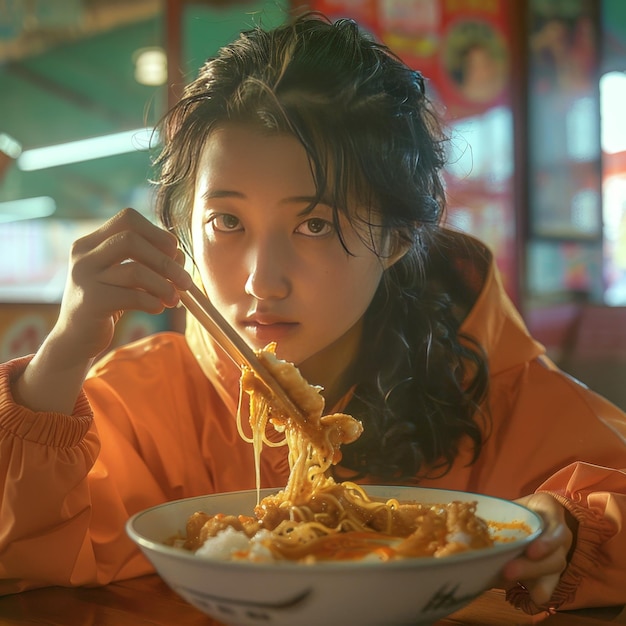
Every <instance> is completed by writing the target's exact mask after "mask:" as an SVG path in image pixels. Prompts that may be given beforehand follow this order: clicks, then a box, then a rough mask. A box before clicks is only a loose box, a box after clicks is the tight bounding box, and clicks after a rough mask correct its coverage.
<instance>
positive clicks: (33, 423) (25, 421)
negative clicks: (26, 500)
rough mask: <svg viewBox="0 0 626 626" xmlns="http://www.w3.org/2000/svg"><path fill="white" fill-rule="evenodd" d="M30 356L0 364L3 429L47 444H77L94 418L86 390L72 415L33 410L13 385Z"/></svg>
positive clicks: (58, 445) (0, 398) (13, 434)
mask: <svg viewBox="0 0 626 626" xmlns="http://www.w3.org/2000/svg"><path fill="white" fill-rule="evenodd" d="M31 359H32V355H31V356H26V357H20V358H18V359H13V360H11V361H8V362H6V363H2V364H0V431H4V433H5V434H6V433H9V434H10V435H12V436H14V437H18V438H19V439H23V440H24V441H30V442H32V443H38V444H41V445H44V446H52V447H55V448H68V447H73V446H75V445H77V444H78V443H79V442H80V441H81V440H82V439H83V437H84V436H85V434H86V433H87V431H88V430H89V427H90V425H91V422H92V419H93V413H92V411H91V407H90V405H89V401H88V400H87V396H86V395H85V394H84V392H83V391H81V392H80V395H79V397H78V399H77V401H76V405H75V407H74V411H73V414H72V415H66V414H65V413H56V412H49V413H48V412H41V411H31V410H30V409H28V408H27V407H24V406H21V405H19V404H17V403H16V402H15V399H14V397H13V392H12V388H11V386H12V384H13V382H14V381H15V380H16V379H17V378H18V377H19V376H20V375H21V374H22V372H23V371H24V369H25V368H26V366H27V365H28V363H29V362H30V360H31Z"/></svg>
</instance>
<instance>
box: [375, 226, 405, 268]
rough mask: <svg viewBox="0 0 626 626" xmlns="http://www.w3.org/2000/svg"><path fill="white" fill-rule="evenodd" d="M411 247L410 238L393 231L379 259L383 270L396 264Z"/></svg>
mask: <svg viewBox="0 0 626 626" xmlns="http://www.w3.org/2000/svg"><path fill="white" fill-rule="evenodd" d="M412 246H413V242H412V241H411V239H410V237H407V236H406V235H405V234H404V233H403V232H400V231H395V232H394V233H393V234H392V235H391V236H390V238H389V241H388V242H387V250H385V255H384V256H383V257H382V258H381V260H382V263H383V267H384V269H386V270H388V269H389V268H390V267H391V266H392V265H394V264H395V263H397V262H398V261H399V260H400V259H401V258H402V257H403V256H404V255H405V254H406V253H407V252H408V251H409V250H410V249H411V247H412Z"/></svg>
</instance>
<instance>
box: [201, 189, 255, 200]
mask: <svg viewBox="0 0 626 626" xmlns="http://www.w3.org/2000/svg"><path fill="white" fill-rule="evenodd" d="M245 197H246V194H245V193H241V191H234V190H231V189H209V190H208V191H205V192H204V193H203V194H202V199H203V200H205V201H206V200H214V199H215V198H245Z"/></svg>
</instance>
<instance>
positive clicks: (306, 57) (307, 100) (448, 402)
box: [157, 13, 488, 480]
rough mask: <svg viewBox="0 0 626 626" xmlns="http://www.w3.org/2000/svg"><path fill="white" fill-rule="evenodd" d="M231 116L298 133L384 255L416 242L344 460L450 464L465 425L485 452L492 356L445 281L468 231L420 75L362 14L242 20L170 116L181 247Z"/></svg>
mask: <svg viewBox="0 0 626 626" xmlns="http://www.w3.org/2000/svg"><path fill="white" fill-rule="evenodd" d="M230 121H234V122H237V123H247V124H252V125H254V127H255V128H256V129H260V130H262V131H263V132H268V133H276V132H278V133H291V134H292V135H294V136H295V137H296V138H297V139H298V140H299V141H300V143H301V144H302V146H303V147H304V148H305V150H306V152H307V154H308V157H309V160H310V165H311V171H312V174H313V177H314V180H315V183H316V190H317V199H318V200H319V199H322V198H323V199H324V202H325V203H326V204H329V205H331V206H332V207H333V210H334V212H335V222H336V225H337V227H338V224H339V220H338V217H337V216H338V215H339V213H343V214H344V215H346V216H347V217H348V219H350V220H352V221H353V223H354V222H355V221H356V220H358V221H359V222H360V223H359V224H358V226H359V230H360V231H361V232H363V231H364V232H365V233H366V235H364V237H365V238H366V240H367V241H368V243H370V244H371V246H372V249H374V250H375V251H376V252H377V253H378V254H380V255H382V252H381V249H382V248H381V247H380V246H379V242H381V241H389V242H391V243H392V249H395V250H396V251H397V250H400V249H402V250H406V253H405V254H404V255H403V256H402V257H401V258H400V260H399V261H397V262H396V263H395V264H393V265H392V266H391V267H390V268H389V269H387V270H386V271H385V272H384V275H383V279H382V281H381V284H380V286H379V289H378V291H377V293H376V295H375V297H374V299H373V301H372V303H371V305H370V307H369V309H368V311H367V313H366V319H365V331H364V332H365V336H364V340H363V342H362V344H363V347H362V350H363V354H362V355H360V357H359V363H360V364H362V365H361V366H360V369H359V371H358V372H357V375H356V377H355V380H354V381H353V383H354V385H355V393H354V396H353V398H352V400H351V402H350V404H349V406H348V408H347V412H349V413H351V414H352V415H354V416H355V417H358V418H359V419H361V420H362V421H363V423H364V426H365V430H364V434H363V436H362V437H361V438H360V439H359V440H358V441H357V442H355V443H353V444H351V445H348V446H345V447H344V448H343V449H342V451H343V461H342V465H343V466H345V467H347V468H351V469H352V470H353V471H354V472H355V474H356V475H358V476H363V475H369V476H375V477H377V478H378V479H381V480H402V479H404V480H407V479H413V478H415V477H417V476H419V475H420V474H425V473H426V472H429V473H430V474H431V475H432V472H433V471H435V472H436V473H445V472H446V471H447V470H448V469H449V468H450V467H451V465H452V463H453V462H454V459H455V458H456V455H457V453H458V447H459V443H460V441H461V439H462V438H464V437H469V439H470V441H471V442H473V445H474V452H475V456H474V459H475V458H476V457H477V456H478V454H479V452H480V449H481V445H482V441H483V428H482V425H483V424H482V418H483V417H484V415H485V413H484V400H485V397H486V392H487V381H488V375H487V364H486V359H485V357H484V356H483V354H482V352H481V350H480V347H479V346H477V345H475V343H474V342H472V340H471V339H470V338H469V337H463V336H460V335H459V327H460V323H461V320H462V315H460V314H459V312H458V304H459V301H460V300H459V294H458V293H457V294H455V293H454V292H453V288H452V286H451V285H452V284H453V283H452V282H450V281H449V280H447V279H446V276H448V275H449V274H450V273H451V272H452V268H449V267H447V264H448V265H449V263H448V261H447V254H446V247H447V246H449V245H456V244H452V243H451V240H449V237H448V235H446V231H445V230H444V229H442V228H441V227H440V222H441V218H442V214H443V211H444V206H445V198H444V189H443V184H442V179H441V169H442V167H443V165H444V155H445V135H444V133H443V131H442V128H441V127H440V124H439V122H438V118H437V115H436V113H435V111H434V109H433V106H432V104H431V103H430V101H429V100H428V98H427V97H426V94H425V81H424V78H423V77H422V75H421V74H420V73H419V72H417V71H415V70H413V69H411V68H409V67H408V66H407V65H405V64H404V63H403V62H402V61H401V60H400V59H399V58H398V57H397V56H395V55H394V54H393V53H392V52H391V51H390V50H389V49H388V48H387V47H385V46H384V45H382V44H381V43H378V42H376V41H375V40H374V39H372V38H371V37H369V36H368V35H367V34H365V33H363V32H361V31H360V30H359V28H358V26H357V24H356V23H355V22H354V21H352V20H349V19H340V20H338V21H336V22H334V23H333V22H331V21H330V20H328V19H327V18H325V17H324V16H322V15H320V14H316V13H308V14H306V15H302V16H300V17H297V18H294V19H293V20H291V21H290V22H289V23H287V24H285V25H282V26H279V27H277V28H275V29H273V30H264V29H262V28H260V27H256V28H252V29H250V30H248V31H245V32H243V33H242V34H241V35H240V37H239V38H238V39H237V40H236V41H234V42H233V43H231V44H230V45H227V46H225V47H224V48H222V49H221V50H220V51H219V52H218V54H217V55H216V56H215V57H214V58H211V59H210V60H209V61H208V62H207V63H206V64H205V65H204V66H203V68H202V69H201V71H200V73H199V75H198V77H197V79H196V80H194V81H193V82H192V83H191V84H189V86H188V87H187V88H186V90H185V92H184V94H183V97H182V98H181V100H180V101H179V102H178V103H177V104H176V105H175V106H174V107H173V108H172V109H171V110H170V111H169V112H168V114H167V115H166V117H165V118H164V120H163V122H162V125H161V138H162V140H163V149H162V152H161V154H160V156H159V158H158V159H157V166H158V167H159V169H160V179H159V181H158V183H159V188H158V193H157V213H158V217H159V218H160V220H161V222H162V223H163V225H164V226H165V227H166V228H168V229H170V230H172V231H173V232H175V233H176V234H177V235H178V237H179V238H180V240H181V241H182V242H183V244H184V245H187V246H189V243H190V207H191V206H192V200H191V194H192V190H193V186H194V179H195V175H196V168H197V165H198V158H199V155H200V153H201V151H202V148H203V145H204V143H205V141H206V140H207V138H208V137H209V135H210V134H211V132H212V131H213V130H214V129H215V128H217V127H218V126H220V125H223V124H224V123H226V122H230ZM355 206H358V207H359V209H360V210H359V211H358V215H357V213H356V212H355V211H354V207H355ZM351 207H352V209H351ZM363 223H364V224H365V226H366V228H365V229H363V228H362V227H363V225H364V224H363ZM339 233H340V237H341V231H340V230H339ZM341 240H342V242H343V238H341ZM344 245H345V244H344ZM348 252H349V250H348ZM459 284H460V283H459Z"/></svg>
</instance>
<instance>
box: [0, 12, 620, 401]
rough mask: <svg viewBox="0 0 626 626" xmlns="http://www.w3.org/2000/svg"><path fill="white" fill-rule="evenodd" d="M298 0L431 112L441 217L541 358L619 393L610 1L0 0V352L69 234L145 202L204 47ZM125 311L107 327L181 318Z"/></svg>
mask: <svg viewBox="0 0 626 626" xmlns="http://www.w3.org/2000/svg"><path fill="white" fill-rule="evenodd" d="M301 7H308V8H312V9H317V10H321V11H323V12H324V13H326V14H327V15H329V16H330V17H332V18H336V17H343V16H349V17H353V18H355V19H356V20H357V21H359V22H360V23H361V25H362V26H363V27H365V28H366V29H367V30H368V31H370V32H371V33H372V34H373V35H374V36H375V37H377V38H378V39H380V40H382V41H384V42H385V43H388V44H389V45H390V46H391V47H392V49H394V50H395V51H396V52H397V53H399V54H400V56H402V57H403V58H404V60H405V61H406V62H407V63H409V64H410V65H411V66H413V67H415V68H416V69H419V70H421V71H422V72H423V73H424V75H425V76H426V77H427V79H428V88H429V90H430V93H431V96H432V97H433V98H434V99H436V100H437V101H438V103H439V104H440V106H441V107H442V110H443V111H444V114H445V117H446V121H447V124H448V127H449V132H450V135H451V138H452V141H451V143H450V155H449V156H450V161H449V165H448V167H447V168H446V172H445V179H446V185H447V189H448V193H449V206H448V214H447V219H448V220H449V222H450V223H451V224H452V225H454V226H455V227H457V228H461V229H463V230H465V231H467V232H469V233H472V234H474V235H476V236H477V237H479V238H481V239H483V240H484V241H485V242H486V243H487V244H488V245H489V246H490V247H491V249H492V250H493V252H494V254H495V256H496V259H497V261H498V264H499V266H500V269H501V271H502V273H503V276H504V280H505V286H506V289H507V291H508V292H509V294H510V296H511V298H512V299H513V300H514V302H515V303H516V305H517V306H518V307H519V309H520V311H521V313H522V315H523V317H524V319H525V320H526V322H527V324H528V325H529V327H530V329H531V331H532V332H533V333H534V334H535V336H536V337H537V338H538V339H539V340H540V341H542V342H543V343H544V344H545V345H546V347H547V349H548V353H549V354H550V356H552V357H553V358H554V359H555V360H556V361H557V363H559V365H561V366H562V367H563V368H564V369H566V371H569V372H570V373H572V375H574V376H576V377H578V378H579V379H581V380H583V381H584V382H587V383H588V384H589V385H590V386H592V387H594V388H596V389H597V390H598V391H600V392H601V393H603V394H605V395H607V396H608V397H609V398H610V399H612V400H613V401H614V402H616V403H618V404H620V405H622V407H623V408H626V384H625V383H626V122H625V121H624V115H623V112H622V111H623V107H624V102H626V2H624V1H623V0H455V1H449V0H310V1H309V2H306V3H305V2H301V1H300V0H271V1H269V2H268V1H266V0H212V1H206V0H204V1H201V0H0V360H3V361H4V360H6V359H9V358H12V357H14V356H19V355H22V354H26V353H29V352H33V351H34V350H36V349H37V347H38V346H39V344H40V343H41V341H42V340H43V337H45V335H46V333H47V332H48V330H49V328H50V327H51V325H52V324H53V323H54V320H55V318H56V314H57V311H58V304H59V301H60V297H61V294H62V290H63V285H64V282H65V275H66V270H67V256H68V250H69V247H70V245H71V243H72V241H73V240H74V239H76V238H77V237H79V236H81V235H82V234H86V233H87V232H90V231H91V230H93V229H94V228H95V227H97V226H98V225H100V224H101V223H103V222H104V221H105V220H107V219H108V218H109V217H111V216H112V215H113V214H115V213H116V212H117V211H118V210H119V209H121V208H123V207H125V206H132V207H134V208H136V209H137V210H139V211H141V212H142V213H144V214H145V215H147V216H149V217H151V218H152V194H153V189H152V186H151V184H150V180H151V174H152V172H151V158H152V157H153V156H154V153H153V150H151V142H152V145H153V144H154V138H153V137H152V136H151V131H152V128H153V127H154V124H155V123H156V121H157V120H158V119H159V118H160V116H161V115H162V114H163V112H164V111H165V109H166V108H167V107H168V105H169V104H171V103H173V102H174V101H175V100H176V99H177V97H178V96H179V95H180V93H181V90H182V88H183V86H184V84H185V83H186V82H187V81H189V80H190V78H191V77H193V76H194V74H195V72H196V71H197V69H198V67H199V66H200V65H201V64H202V63H203V61H204V60H205V59H206V58H207V57H208V56H210V55H212V54H213V53H214V52H216V51H217V49H218V48H219V47H220V46H221V45H223V44H225V43H227V42H229V41H231V40H232V39H233V38H234V37H235V36H236V35H237V33H238V32H239V31H240V30H242V29H244V28H248V27H250V26H251V25H253V24H255V23H261V24H263V25H266V26H273V25H276V24H279V23H281V22H283V21H286V20H287V19H288V14H289V11H291V10H292V9H297V8H301ZM181 317H182V316H181V314H180V312H167V313H164V314H162V315H159V316H147V315H143V314H139V313H137V314H127V315H125V316H124V318H123V319H122V321H121V322H120V324H119V325H118V329H117V334H116V339H115V343H116V345H119V344H122V343H126V342H128V341H131V340H133V339H136V338H139V337H141V336H143V335H146V334H148V333H152V332H156V331H158V330H163V329H169V328H173V329H180V328H181V325H182V323H183V322H182V319H181Z"/></svg>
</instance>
